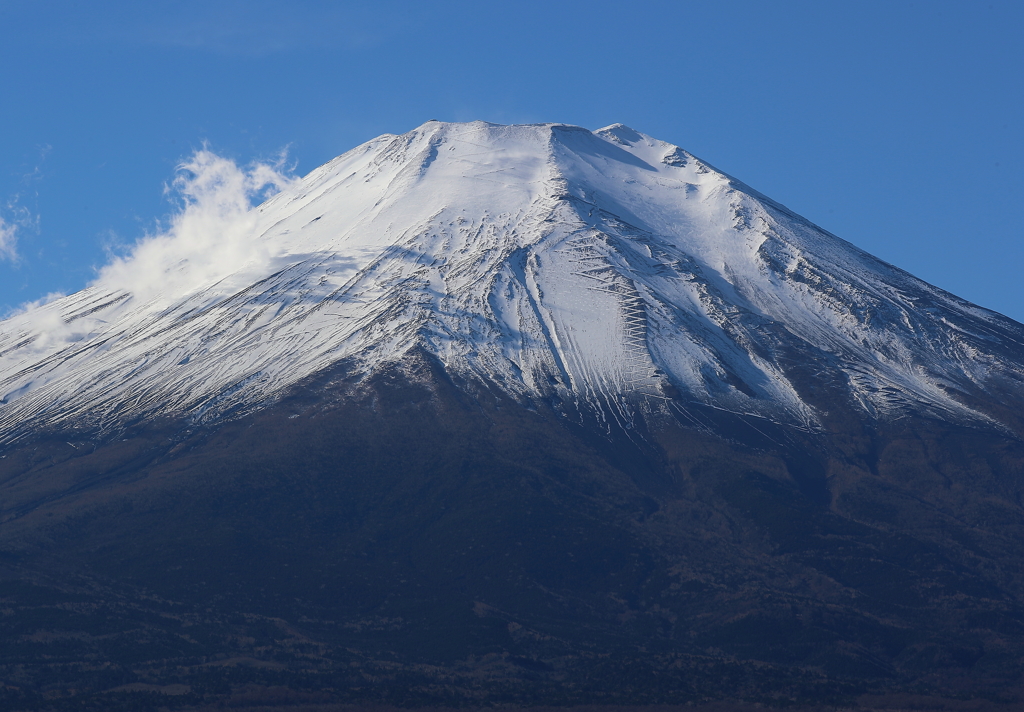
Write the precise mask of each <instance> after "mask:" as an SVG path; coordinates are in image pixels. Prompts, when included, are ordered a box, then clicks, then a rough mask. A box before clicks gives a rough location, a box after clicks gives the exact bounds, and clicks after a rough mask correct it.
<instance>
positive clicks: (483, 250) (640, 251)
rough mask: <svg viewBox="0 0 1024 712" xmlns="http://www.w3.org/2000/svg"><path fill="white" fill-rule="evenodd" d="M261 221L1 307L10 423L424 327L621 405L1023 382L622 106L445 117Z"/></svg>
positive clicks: (875, 407) (196, 407) (269, 393)
mask: <svg viewBox="0 0 1024 712" xmlns="http://www.w3.org/2000/svg"><path fill="white" fill-rule="evenodd" d="M246 220H247V221H248V222H247V223H246V225H245V228H244V229H245V230H246V231H247V233H248V234H247V237H246V240H247V244H246V251H247V253H246V255H245V257H244V261H243V262H242V263H241V264H221V265H218V267H219V272H216V273H213V274H215V278H213V279H211V281H210V283H207V284H199V285H192V284H190V285H188V290H187V291H186V292H185V293H181V294H178V293H174V291H173V290H174V288H175V286H176V285H178V284H179V281H178V280H176V279H175V273H176V272H178V271H181V270H184V269H188V267H189V265H187V264H185V265H181V264H167V265H165V266H164V279H165V280H166V282H167V286H166V287H164V286H162V285H160V284H157V285H153V284H146V285H144V289H141V290H131V288H128V289H125V288H123V287H121V288H118V287H110V286H109V285H104V284H102V283H98V284H97V285H95V286H93V287H90V288H88V289H86V290H84V291H82V292H79V293H77V294H73V295H71V296H69V297H65V298H62V299H59V300H57V301H54V302H52V303H50V304H48V305H46V306H43V307H40V308H37V309H35V310H31V311H29V312H28V313H25V314H22V315H20V316H17V317H14V318H12V319H9V320H8V321H6V322H3V323H2V325H0V433H3V435H2V436H0V437H2V439H4V440H7V439H10V438H11V437H15V436H17V434H19V433H22V432H27V431H28V430H31V429H33V428H37V427H39V426H41V425H44V424H45V425H46V426H48V427H49V426H55V425H61V424H66V423H72V422H73V423H76V424H78V425H79V426H82V425H89V426H97V425H100V426H104V427H109V426H112V425H115V424H116V423H119V422H123V421H124V420H126V419H129V420H131V419H137V418H139V417H153V416H175V417H177V416H187V417H189V418H192V419H194V420H195V421H197V422H206V421H208V420H210V419H213V418H217V417H220V416H223V415H225V414H229V413H237V412H245V411H247V410H250V409H252V408H254V407H258V406H260V405H261V404H266V403H268V402H273V401H274V400H275V399H276V398H278V397H279V396H280V394H282V393H283V392H284V391H285V390H286V389H287V388H288V387H290V386H292V385H293V384H295V383H297V382H299V381H301V380H302V379H303V378H305V377H307V376H310V375H312V374H314V373H317V372H319V371H321V370H323V369H324V368H326V367H328V366H330V365H331V364H334V363H337V362H340V361H343V360H345V361H351V362H352V364H353V369H355V370H357V371H359V372H361V373H364V374H370V373H374V372H376V371H377V370H379V369H380V368H381V367H382V366H385V365H386V364H388V363H391V362H394V361H396V360H399V359H401V358H402V357H403V355H405V354H406V353H408V352H409V351H410V350H411V349H417V348H418V349H422V350H424V351H425V352H426V353H429V354H431V355H432V356H433V357H435V358H436V359H438V360H439V361H440V362H441V363H443V364H444V368H445V369H446V370H448V371H449V372H451V373H452V374H453V375H459V376H461V377H464V378H471V379H476V380H479V381H482V382H486V383H489V384H491V385H493V386H495V387H497V388H499V389H501V390H503V391H504V392H506V393H507V394H509V395H512V396H513V397H515V398H516V399H519V400H521V401H522V400H528V399H536V398H541V399H550V398H557V399H559V400H561V401H564V402H566V403H570V404H573V408H577V409H578V408H582V409H585V410H589V411H592V412H594V413H596V414H597V415H598V417H600V418H602V419H606V420H609V421H612V422H618V423H620V424H623V425H628V424H629V423H630V422H631V421H632V419H633V418H634V417H635V415H636V413H637V412H640V411H647V412H659V411H670V410H673V409H676V410H678V409H685V408H686V407H687V404H700V405H705V406H713V407H715V408H722V409H725V410H729V411H733V412H736V413H742V414H747V415H752V416H757V417H760V418H767V419H769V420H773V421H776V422H780V423H787V424H791V425H796V426H799V427H802V428H807V429H819V428H821V427H822V422H821V418H822V415H823V414H822V412H821V405H820V403H817V401H816V398H815V396H814V395H812V394H811V391H812V390H814V389H815V384H814V381H815V380H817V381H821V382H826V381H827V382H828V383H829V384H830V386H829V387H830V388H831V389H832V390H834V391H836V393H835V394H834V397H838V398H841V399H843V400H844V401H849V402H852V403H855V404H856V405H857V407H859V408H860V409H862V410H863V411H865V412H866V413H868V414H870V415H871V416H872V417H875V418H878V419H882V420H886V419H892V418H898V417H900V416H901V414H904V413H906V412H907V410H908V409H911V410H915V411H923V412H929V413H932V414H934V415H936V416H937V417H942V418H954V419H957V420H959V421H972V420H973V421H988V422H998V420H999V416H998V415H996V414H993V412H992V411H991V409H990V408H986V406H985V405H984V404H983V401H984V399H985V397H986V394H988V395H991V394H992V393H995V392H996V391H998V392H999V393H1003V392H1004V391H1005V389H1007V388H1009V389H1010V391H1011V392H1012V393H1013V394H1014V395H1015V396H1017V397H1019V396H1021V395H1024V386H1022V383H1024V380H1022V378H1024V374H1022V369H1021V366H1020V359H1019V355H1020V353H1021V349H1022V345H1024V329H1022V327H1021V326H1020V325H1019V324H1017V323H1015V322H1013V321H1011V320H1009V319H1006V318H1004V317H1002V316H1000V315H998V314H995V313H993V312H990V311H987V310H985V309H981V308H979V307H976V306H973V305H971V304H969V303H966V302H964V301H963V300H960V299H957V298H956V297H953V296H952V295H949V294H947V293H945V292H943V291H941V290H939V289H937V288H935V287H932V286H930V285H928V284H926V283H924V282H922V281H920V280H918V279H915V278H913V277H912V276H910V275H908V274H906V273H904V272H902V271H900V270H898V269H896V268H894V267H892V266H890V265H888V264H886V263H884V262H881V261H879V260H877V259H875V258H873V257H871V256H870V255H867V254H865V253H864V252H862V251H860V250H858V249H856V248H855V247H853V246H852V245H850V244H848V243H846V242H844V241H842V240H840V239H838V238H836V237H835V236H833V235H831V234H829V233H827V232H825V231H823V230H821V229H819V228H817V227H815V226H814V225H812V224H810V223H809V222H808V221H806V220H804V219H802V218H800V217H799V216H796V215H794V214H793V213H792V212H790V211H788V210H787V209H785V208H783V207H782V206H780V205H778V204H777V203H774V202H772V201H771V200H769V199H767V198H765V197H764V196H761V195H760V194H758V193H756V192H755V191H753V190H751V189H750V188H748V187H747V186H745V185H743V184H742V183H739V182H737V181H736V180H734V179H732V178H730V177H729V176H727V175H725V174H723V173H721V172H720V171H717V170H715V169H714V168H712V167H711V166H709V165H707V164H706V163H704V162H702V161H700V160H699V159H697V158H695V157H694V156H692V155H690V154H689V153H687V152H686V151H683V150H682V149H680V148H678V147H676V146H673V145H671V144H668V143H665V142H663V141H658V140H656V139H653V138H650V137H648V136H645V135H643V134H641V133H638V132H636V131H634V130H632V129H630V128H628V127H626V126H623V125H621V124H615V125H612V126H608V127H606V128H603V129H600V130H598V131H589V130H587V129H583V128H579V127H575V126H566V125H562V124H541V125H527V126H498V125H494V124H488V123H484V122H473V123H468V124H450V123H440V122H437V121H431V122H428V123H426V124H424V125H423V126H421V127H419V128H417V129H415V130H413V131H411V132H409V133H407V134H404V135H401V136H392V135H384V136H381V137H379V138H376V139H374V140H372V141H369V142H368V143H366V144H363V145H362V146H359V147H358V148H356V149H354V150H352V151H350V152H348V153H346V154H345V155H343V156H340V157H339V158H336V159H335V160H333V161H331V162H330V163H328V164H326V165H324V166H322V167H320V168H318V169H316V170H315V171H313V172H312V173H310V174H309V175H308V176H306V177H305V178H304V179H302V180H300V181H298V182H296V183H295V184H294V185H291V186H289V187H287V188H286V189H285V190H284V191H283V192H281V193H280V194H278V195H277V196H275V197H273V198H271V199H270V200H268V201H267V202H266V203H264V204H263V205H260V206H259V207H258V208H256V209H255V211H254V212H253V213H251V214H250V215H248V216H246ZM213 239H215V238H214V237H211V241H212V240H213ZM808 363H813V364H814V369H815V370H816V371H817V374H816V375H813V374H808V373H807V370H808V369H807V364H808ZM818 385H820V384H818Z"/></svg>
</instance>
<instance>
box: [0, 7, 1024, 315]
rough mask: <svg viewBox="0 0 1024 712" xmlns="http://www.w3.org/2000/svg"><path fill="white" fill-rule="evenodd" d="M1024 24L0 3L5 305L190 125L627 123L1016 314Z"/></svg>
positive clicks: (92, 268)
mask: <svg viewBox="0 0 1024 712" xmlns="http://www.w3.org/2000/svg"><path fill="white" fill-rule="evenodd" d="M1022 37H1024V3H1022V2H1020V1H1019V0H1016V1H1013V2H1008V1H993V2H985V1H981V2H951V1H943V0H932V1H930V2H900V1H898V0H889V1H888V2H872V1H870V0H860V1H857V2H820V1H819V2H786V1H781V0H780V1H777V2H767V1H765V0H762V1H760V2H754V1H735V2H729V1H726V0H719V1H716V2H689V1H687V0H675V1H674V2H659V1H652V2H642V1H638V2H633V3H624V2H602V1H599V0H598V1H593V2H574V1H573V0H568V1H563V2H550V1H546V2H534V1H532V0H517V1H516V2H503V1H491V2H479V1H474V2H435V3H422V2H417V3H413V2H390V1H388V0H377V1H375V2H372V3H367V2H358V3H356V2H351V3H349V2H296V1H294V0H293V1H292V2H288V3H283V2H267V1H265V0H247V1H246V2H234V1H228V0H202V1H201V2H200V1H194V0H174V2H162V1H150V2H145V3H138V2H132V3H128V2H103V1H102V0H100V1H97V2H92V3H83V2H69V1H64V2H49V1H47V0H0V77H2V85H0V315H2V314H3V313H5V312H6V311H9V310H10V309H12V308H16V307H17V306H18V305H20V304H23V303H25V302H29V301H32V300H36V299H40V298H41V297H43V296H44V295H46V294H48V293H52V292H64V293H68V292H73V291H76V290H78V289H81V288H82V287H84V286H85V285H86V284H87V283H88V282H89V281H90V280H92V279H94V278H95V276H96V270H97V269H98V268H99V267H101V266H102V265H104V264H105V263H106V262H107V261H108V259H109V254H110V250H111V249H114V250H116V249H118V247H119V246H120V247H123V246H124V245H128V244H131V243H132V242H134V241H135V240H136V239H138V238H140V237H142V236H143V235H144V234H146V233H147V232H153V231H154V230H155V229H156V228H157V224H158V223H157V221H158V220H160V219H161V218H166V216H167V215H168V213H169V212H171V211H172V210H173V209H174V205H173V202H172V201H171V200H170V198H169V196H168V195H167V194H166V193H165V191H164V187H165V185H166V184H168V183H169V182H170V181H171V180H172V179H173V177H174V171H175V166H176V165H177V164H178V163H179V162H181V161H182V160H183V159H185V158H187V157H188V156H189V155H190V154H191V153H192V152H193V151H194V150H195V149H197V148H199V147H200V146H202V145H203V144H204V142H208V144H209V146H210V148H211V149H212V150H214V151H216V152H218V153H220V154H222V155H225V156H228V157H231V158H232V159H234V160H236V161H238V162H240V163H247V162H249V161H252V160H267V159H271V158H273V157H274V156H275V155H277V154H278V153H279V152H280V151H281V150H282V149H287V153H288V156H289V159H288V160H289V162H290V164H291V165H294V170H295V171H296V172H297V173H298V174H305V173H307V172H309V171H310V170H312V169H313V168H315V167H316V166H318V165H319V164H321V163H323V162H325V161H327V160H329V159H331V158H333V157H334V156H336V155H338V154H340V153H343V152H344V151H346V150H348V149H350V148H352V147H354V146H356V145H357V144H359V143H362V142H363V141H366V140H368V139H370V138H372V137H374V136H377V135H379V134H381V133H402V132H405V131H408V130H410V129H412V128H414V127H416V126H418V125H419V124H421V123H423V122H425V121H427V120H428V119H440V120H445V121H470V120H474V119H483V120H486V121H493V122H497V123H521V122H549V121H559V122H565V123H572V124H579V125H582V126H586V127H588V128H591V129H594V128H599V127H601V126H604V125H606V124H610V123H613V122H623V123H625V124H628V125H629V126H632V127H633V128H635V129H637V130H639V131H642V132H644V133H647V134H650V135H653V136H655V137H657V138H660V139H663V140H666V141H670V142H672V143H676V144H678V145H680V146H682V147H683V148H685V149H686V150H688V151H690V152H691V153H694V154H696V155H697V156H699V157H701V158H702V159H704V160H706V161H707V162H709V163H711V164H712V165H714V166H716V167H717V168H719V169H721V170H723V171H725V172H727V173H730V174H732V175H733V176H735V177H737V178H739V179H740V180H742V181H744V182H746V183H748V184H749V185H751V186H753V187H754V188H756V189H758V190H760V191H761V192H763V193H766V194H767V195H769V196H771V197H773V198H774V199H776V200H778V201H779V202H782V203H784V204H785V205H787V206H789V207H790V208H791V209H793V210H795V211H796V212H798V213H800V214H802V215H804V216H805V217H807V218H809V219H811V220H812V221H814V222H815V223H817V224H818V225H820V226H822V227H823V228H825V229H826V230H829V231H830V232H833V233H835V234H837V235H839V236H840V237H843V238H845V239H847V240H849V241H850V242H852V243H854V244H856V245H857V246H859V247H861V248H863V249H865V250H867V251H869V252H871V253H873V254H875V255H877V256H879V257H881V258H883V259H885V260H887V261H889V262H892V263H893V264H895V265H897V266H899V267H902V268H903V269H906V270H907V271H909V272H911V273H913V274H915V275H917V276H918V277H921V278H923V279H925V280H927V281H929V282H931V283H933V284H935V285H937V286H939V287H942V288H944V289H946V290H949V291H951V292H953V293H955V294H957V295H959V296H961V297H964V298H966V299H969V300H971V301H973V302H976V303H978V304H980V305H982V306H985V307H988V308H991V309H994V310H996V311H999V312H1002V313H1003V314H1006V315H1008V316H1010V317H1013V318H1015V319H1017V320H1020V321H1024V286H1022V285H1024V279H1022V278H1021V276H1020V272H1021V270H1022V269H1024V227H1022V216H1021V215H1019V214H1018V213H1020V212H1024V140H1022V139H1021V130H1022V127H1024V40H1022V39H1021V38H1022ZM171 197H173V196H171Z"/></svg>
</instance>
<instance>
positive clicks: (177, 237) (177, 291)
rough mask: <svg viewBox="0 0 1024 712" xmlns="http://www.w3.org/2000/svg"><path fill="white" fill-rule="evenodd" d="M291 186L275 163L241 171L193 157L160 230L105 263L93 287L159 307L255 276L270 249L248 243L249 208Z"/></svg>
mask: <svg viewBox="0 0 1024 712" xmlns="http://www.w3.org/2000/svg"><path fill="white" fill-rule="evenodd" d="M294 180H295V179H294V178H292V177H290V176H288V175H287V174H286V173H285V172H284V171H283V169H282V166H281V161H278V163H277V164H276V165H271V164H267V163H253V164H250V165H249V166H244V167H243V166H239V165H238V164H237V163H235V162H234V161H232V160H230V159H227V158H224V157H221V156H218V155H217V154H215V153H213V152H212V151H210V150H208V149H206V148H203V149H202V150H199V151H196V152H195V153H194V154H193V155H192V156H191V157H190V158H189V159H188V160H187V161H185V162H184V163H182V164H181V165H180V166H178V176H177V177H176V178H175V180H174V182H173V183H172V184H171V185H170V186H169V187H168V191H169V192H172V193H175V194H176V195H177V196H178V197H179V199H180V201H181V202H180V209H179V210H178V212H177V213H175V214H174V215H173V216H172V217H171V218H170V220H169V224H168V225H167V226H166V228H165V229H162V230H160V231H158V232H156V233H155V234H150V235H146V236H144V237H143V238H142V239H140V240H139V241H138V242H136V243H135V245H134V246H132V247H131V248H130V249H129V250H128V252H127V254H125V255H123V256H116V257H113V258H112V259H111V261H110V262H109V263H108V264H107V265H106V266H105V267H103V268H102V269H101V270H100V274H99V277H98V279H97V280H96V282H95V283H94V284H95V285H96V286H100V287H104V288H107V289H111V290H124V291H128V292H131V293H132V295H133V297H134V298H135V299H136V300H137V302H136V303H138V301H141V302H148V301H150V300H152V299H154V298H158V297H159V298H160V301H162V302H164V301H169V300H172V299H175V298H177V297H180V296H183V295H185V294H187V293H189V292H190V291H192V290H193V289H195V288H197V287H200V286H207V285H211V284H213V283H216V282H218V281H219V280H222V279H224V278H225V277H227V276H228V275H231V274H235V273H238V272H239V271H245V272H251V271H252V270H258V269H260V268H261V266H263V265H266V264H267V263H268V262H269V260H270V259H271V257H272V255H271V254H270V253H271V250H272V246H271V245H268V244H266V243H264V242H261V241H259V240H257V239H256V238H257V237H258V235H256V227H257V214H256V212H255V211H254V209H253V202H254V201H258V200H259V199H261V198H264V197H268V196H269V195H271V194H273V193H277V192H278V191H281V190H283V189H285V188H286V187H288V186H289V185H290V184H291V183H292V182H293V181H294Z"/></svg>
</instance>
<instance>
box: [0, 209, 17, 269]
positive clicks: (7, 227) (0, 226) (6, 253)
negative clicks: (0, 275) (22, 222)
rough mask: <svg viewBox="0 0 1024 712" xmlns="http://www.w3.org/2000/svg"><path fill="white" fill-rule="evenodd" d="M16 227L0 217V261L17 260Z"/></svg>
mask: <svg viewBox="0 0 1024 712" xmlns="http://www.w3.org/2000/svg"><path fill="white" fill-rule="evenodd" d="M17 244H18V226H17V225H12V224H10V223H8V222H7V221H6V220H4V219H3V217H0V260H7V261H8V262H14V261H15V260H16V259H17V258H18V250H17Z"/></svg>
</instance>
